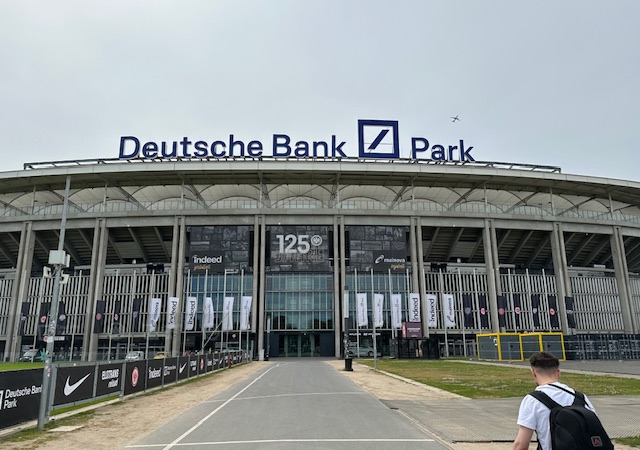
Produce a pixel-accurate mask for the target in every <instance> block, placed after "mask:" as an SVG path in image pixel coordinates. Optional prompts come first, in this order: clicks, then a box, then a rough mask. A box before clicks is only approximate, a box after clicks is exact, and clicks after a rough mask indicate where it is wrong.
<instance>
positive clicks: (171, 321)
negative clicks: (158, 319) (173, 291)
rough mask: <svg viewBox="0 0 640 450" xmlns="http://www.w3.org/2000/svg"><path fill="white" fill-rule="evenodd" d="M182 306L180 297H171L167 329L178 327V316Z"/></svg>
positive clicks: (168, 306) (168, 303) (168, 305)
mask: <svg viewBox="0 0 640 450" xmlns="http://www.w3.org/2000/svg"><path fill="white" fill-rule="evenodd" d="M179 307H180V299H179V298H178V297H169V300H168V301H167V330H174V329H175V328H176V316H177V314H178V308H179Z"/></svg>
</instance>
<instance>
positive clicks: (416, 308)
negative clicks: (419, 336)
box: [409, 292, 422, 323]
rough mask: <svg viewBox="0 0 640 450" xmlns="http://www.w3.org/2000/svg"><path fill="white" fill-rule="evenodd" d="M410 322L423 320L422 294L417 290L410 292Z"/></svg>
mask: <svg viewBox="0 0 640 450" xmlns="http://www.w3.org/2000/svg"><path fill="white" fill-rule="evenodd" d="M409 322H412V323H418V322H422V317H420V294H418V293H416V292H411V293H410V294H409Z"/></svg>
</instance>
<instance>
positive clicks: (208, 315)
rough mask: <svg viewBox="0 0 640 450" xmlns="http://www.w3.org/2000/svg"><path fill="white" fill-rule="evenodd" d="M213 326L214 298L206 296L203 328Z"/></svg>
mask: <svg viewBox="0 0 640 450" xmlns="http://www.w3.org/2000/svg"><path fill="white" fill-rule="evenodd" d="M208 328H213V299H212V298H211V297H205V298H204V310H203V311H202V329H203V330H206V329H208Z"/></svg>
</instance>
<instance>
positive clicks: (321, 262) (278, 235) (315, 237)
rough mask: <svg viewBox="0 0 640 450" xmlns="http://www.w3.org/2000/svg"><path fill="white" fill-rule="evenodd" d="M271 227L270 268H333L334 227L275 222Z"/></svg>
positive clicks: (289, 270)
mask: <svg viewBox="0 0 640 450" xmlns="http://www.w3.org/2000/svg"><path fill="white" fill-rule="evenodd" d="M267 230H268V232H267V236H268V237H267V239H268V240H269V242H268V244H269V249H268V251H269V256H268V260H267V264H266V265H267V267H266V270H267V271H268V272H329V271H331V249H333V242H331V238H330V235H331V233H330V230H331V227H329V226H319V225H271V226H269V227H267Z"/></svg>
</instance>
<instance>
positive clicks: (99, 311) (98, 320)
mask: <svg viewBox="0 0 640 450" xmlns="http://www.w3.org/2000/svg"><path fill="white" fill-rule="evenodd" d="M106 306H107V302H105V301H104V300H98V301H96V315H95V320H94V321H93V332H94V333H102V332H103V330H104V310H105V308H106Z"/></svg>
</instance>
